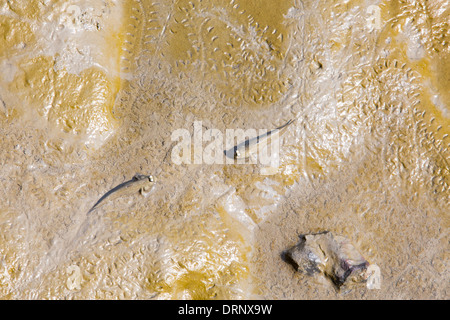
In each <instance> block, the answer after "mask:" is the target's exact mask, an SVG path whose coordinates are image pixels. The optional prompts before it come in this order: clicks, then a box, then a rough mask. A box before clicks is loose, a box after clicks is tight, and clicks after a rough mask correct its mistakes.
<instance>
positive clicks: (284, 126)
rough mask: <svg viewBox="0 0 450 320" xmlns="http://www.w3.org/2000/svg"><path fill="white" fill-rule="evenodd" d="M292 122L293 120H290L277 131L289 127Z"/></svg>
mask: <svg viewBox="0 0 450 320" xmlns="http://www.w3.org/2000/svg"><path fill="white" fill-rule="evenodd" d="M294 121H295V119H290V120H289V121H288V122H286V123H285V124H283V125H282V126H281V127H278V130H281V129H283V128H286V127H287V126H289V125H291V124H292V123H293V122H294Z"/></svg>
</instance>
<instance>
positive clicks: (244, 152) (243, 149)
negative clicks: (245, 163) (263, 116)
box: [224, 119, 295, 160]
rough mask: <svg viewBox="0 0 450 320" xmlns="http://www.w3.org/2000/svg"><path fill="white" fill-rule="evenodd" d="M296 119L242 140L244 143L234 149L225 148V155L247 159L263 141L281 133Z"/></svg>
mask: <svg viewBox="0 0 450 320" xmlns="http://www.w3.org/2000/svg"><path fill="white" fill-rule="evenodd" d="M294 121H295V120H293V119H291V120H289V121H288V122H287V123H285V124H284V125H282V126H280V127H278V128H275V129H273V130H270V131H269V132H267V133H264V134H262V135H259V136H257V137H254V138H251V139H248V140H245V141H244V142H242V143H240V144H238V145H237V146H235V147H233V148H232V149H230V150H225V151H224V153H225V155H226V156H227V157H229V156H230V155H232V156H233V159H235V160H237V159H246V158H248V157H250V155H251V154H252V153H254V152H255V151H256V149H257V147H258V145H259V144H260V143H261V142H264V141H266V140H267V139H269V137H270V136H271V135H273V134H277V133H280V132H281V130H282V129H284V128H286V127H288V126H289V125H291V124H292V123H293V122H294Z"/></svg>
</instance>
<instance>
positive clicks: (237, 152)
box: [234, 150, 241, 159]
mask: <svg viewBox="0 0 450 320" xmlns="http://www.w3.org/2000/svg"><path fill="white" fill-rule="evenodd" d="M240 156H241V153H240V152H239V151H238V150H236V151H235V152H234V158H235V159H237V158H239V157H240Z"/></svg>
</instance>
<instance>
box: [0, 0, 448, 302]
mask: <svg viewBox="0 0 450 320" xmlns="http://www.w3.org/2000/svg"><path fill="white" fill-rule="evenodd" d="M278 2H279V4H277V5H276V6H274V5H273V4H272V2H271V1H263V0H260V1H257V0H254V1H248V0H246V1H244V0H242V1H241V0H231V1H200V0H197V1H195V0H192V1H183V0H173V1H172V0H164V1H160V2H151V1H144V0H141V1H139V0H134V1H126V2H125V1H123V2H122V1H91V2H90V4H89V5H88V4H87V3H86V2H83V1H55V4H52V5H49V4H44V2H40V1H28V2H27V6H25V4H24V1H16V2H9V1H0V4H1V5H0V9H1V11H0V35H1V37H0V66H3V68H2V73H1V78H0V99H1V100H0V123H1V126H0V145H1V146H2V150H3V151H2V152H1V153H0V164H1V166H0V179H1V184H0V195H1V199H2V202H1V205H0V297H1V298H3V299H23V298H25V299H49V298H57V299H92V298H96V299H241V298H256V299H355V298H356V299H359V298H362V299H445V298H448V297H449V293H448V290H449V287H448V279H449V271H448V263H449V254H448V244H449V243H448V242H449V235H448V230H449V228H448V227H449V216H448V213H449V212H450V211H449V209H450V202H449V200H450V189H449V184H450V182H449V180H450V172H449V170H450V167H449V163H450V151H449V142H450V138H449V137H448V135H449V132H450V127H449V124H450V120H449V118H450V115H449V112H450V107H449V105H450V96H449V95H448V92H449V88H450V78H449V76H448V75H449V74H450V73H449V72H450V69H449V61H450V47H449V43H450V42H449V41H450V33H449V30H450V29H449V28H450V26H449V16H450V6H449V4H448V3H447V2H446V1H438V0H436V1H366V2H364V1H339V2H336V1H297V0H289V1H288V0H286V1H278ZM369 7H370V8H369ZM378 18H379V22H380V23H379V24H377V22H378V20H377V19H378ZM46 31H48V32H46ZM289 119H295V120H296V121H295V123H293V124H292V125H291V126H290V127H289V129H288V130H286V132H285V133H284V134H283V136H282V137H281V138H280V151H279V155H280V164H279V167H278V169H275V170H272V169H271V170H269V171H264V170H265V168H264V167H263V166H261V165H260V164H226V163H222V164H206V163H204V162H202V161H199V162H198V163H196V162H195V161H194V160H195V158H194V155H193V158H192V159H191V160H192V161H191V163H190V164H186V163H183V164H175V163H174V162H173V148H174V147H175V146H176V145H177V141H172V133H173V132H174V131H176V130H179V129H186V130H187V131H188V132H189V134H190V136H191V137H192V138H193V137H194V136H195V134H196V133H195V132H194V127H195V125H194V122H196V121H201V130H202V132H203V133H204V132H206V131H207V130H208V129H217V130H218V131H219V132H222V133H225V132H226V130H227V129H244V130H245V129H248V128H254V129H267V130H270V129H273V128H276V127H278V126H280V125H282V124H284V123H286V122H287V121H288V120H289ZM206 145H207V142H204V144H203V147H205V146H206ZM193 148H194V146H193ZM267 172H269V173H271V174H267ZM136 173H139V174H143V175H152V176H153V177H154V178H155V183H154V187H153V188H152V189H151V191H150V192H149V193H148V194H141V193H139V192H135V193H131V194H130V195H128V194H127V195H125V196H120V197H112V198H110V199H105V201H103V202H102V204H101V205H99V206H98V207H97V208H96V209H95V211H93V212H91V214H89V215H87V212H88V211H89V209H90V208H91V207H92V206H93V205H94V204H95V203H96V202H97V201H98V200H99V199H100V198H101V197H102V195H104V194H105V193H107V192H108V191H109V190H111V189H112V188H114V187H115V186H117V185H120V184H121V183H123V182H125V181H128V180H130V179H131V178H132V177H133V176H134V175H135V174H136ZM263 173H265V174H263ZM325 230H328V231H331V232H332V233H333V234H339V235H342V236H344V237H346V238H348V239H349V240H350V241H351V242H352V243H353V245H354V246H355V247H356V248H357V249H358V251H359V252H360V253H361V254H362V255H363V256H364V258H365V259H367V260H368V261H369V262H370V263H371V264H376V265H378V266H379V268H380V270H381V275H382V279H381V289H372V290H369V289H367V287H366V286H365V285H364V284H360V285H355V286H354V287H351V288H349V289H348V290H342V291H337V290H336V289H335V288H334V287H333V285H332V284H330V283H329V281H327V280H326V279H324V278H321V277H310V276H308V275H304V274H301V273H298V272H296V271H295V270H294V268H293V267H292V266H291V265H289V264H287V263H286V262H284V261H283V260H282V259H281V254H282V252H283V251H284V250H286V249H288V248H290V247H292V246H293V245H295V244H296V243H297V242H298V236H299V235H300V234H305V233H315V232H321V231H325Z"/></svg>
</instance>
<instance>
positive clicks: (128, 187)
mask: <svg viewBox="0 0 450 320" xmlns="http://www.w3.org/2000/svg"><path fill="white" fill-rule="evenodd" d="M153 182H154V179H153V177H152V176H146V175H143V174H136V175H135V176H134V177H133V178H132V179H131V180H128V181H125V182H124V183H121V184H119V185H118V186H116V187H114V188H113V189H111V190H109V191H108V192H107V193H105V194H104V195H103V196H102V197H101V198H100V199H99V200H98V201H97V202H96V203H95V204H94V206H93V207H92V208H91V209H90V210H89V211H88V214H89V213H91V212H92V211H93V210H94V209H95V208H97V206H98V205H99V204H100V203H101V202H102V201H103V200H105V199H106V198H107V197H109V196H110V195H112V194H113V193H116V192H118V191H119V190H120V192H119V193H116V195H119V196H123V195H126V194H132V193H134V192H136V191H137V190H139V192H140V193H141V194H142V195H144V196H145V195H146V194H147V192H148V189H149V187H150V185H151V184H153Z"/></svg>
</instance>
